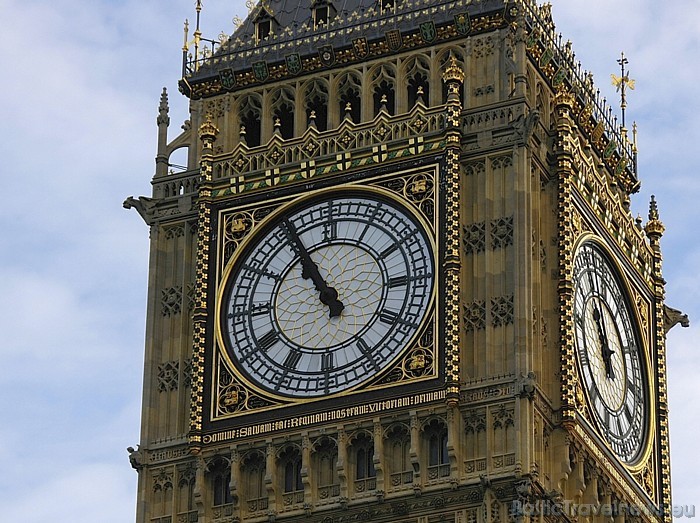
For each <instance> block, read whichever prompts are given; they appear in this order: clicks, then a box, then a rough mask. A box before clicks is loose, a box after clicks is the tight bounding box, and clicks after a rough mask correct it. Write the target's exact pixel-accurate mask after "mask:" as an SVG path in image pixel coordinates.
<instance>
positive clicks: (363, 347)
mask: <svg viewBox="0 0 700 523" xmlns="http://www.w3.org/2000/svg"><path fill="white" fill-rule="evenodd" d="M357 348H358V349H360V352H361V353H362V354H363V355H364V356H365V357H366V358H367V359H368V360H369V362H370V363H371V364H372V367H374V370H379V365H377V362H376V361H374V358H372V354H371V353H370V348H369V345H367V342H366V341H365V340H363V339H362V338H360V339H359V340H357Z"/></svg>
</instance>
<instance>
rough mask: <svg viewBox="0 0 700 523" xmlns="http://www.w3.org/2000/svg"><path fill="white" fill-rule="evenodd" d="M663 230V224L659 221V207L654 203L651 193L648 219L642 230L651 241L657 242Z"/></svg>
mask: <svg viewBox="0 0 700 523" xmlns="http://www.w3.org/2000/svg"><path fill="white" fill-rule="evenodd" d="M665 230H666V228H665V227H664V224H663V223H661V220H660V219H659V208H658V206H657V205H656V197H655V196H654V195H653V194H652V195H651V200H650V201H649V221H648V222H647V224H646V227H644V231H645V232H646V233H647V236H649V238H650V239H651V240H652V242H658V240H659V238H661V235H662V234H663V233H664V231H665Z"/></svg>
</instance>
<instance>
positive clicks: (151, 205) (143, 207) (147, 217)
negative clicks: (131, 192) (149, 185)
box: [122, 196, 156, 225]
mask: <svg viewBox="0 0 700 523" xmlns="http://www.w3.org/2000/svg"><path fill="white" fill-rule="evenodd" d="M122 206H123V207H124V208H125V209H132V208H133V209H136V212H138V213H139V215H140V216H141V218H142V219H143V221H144V222H146V225H152V224H153V215H154V211H155V207H156V201H155V200H154V199H153V198H147V197H146V196H139V197H138V198H134V197H133V196H129V197H128V198H127V199H126V200H124V203H122Z"/></svg>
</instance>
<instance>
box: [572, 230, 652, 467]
mask: <svg viewBox="0 0 700 523" xmlns="http://www.w3.org/2000/svg"><path fill="white" fill-rule="evenodd" d="M586 245H589V246H592V248H593V249H594V250H595V251H597V254H598V255H599V256H600V257H601V258H602V261H603V263H605V264H607V270H608V272H609V273H610V274H609V276H610V277H611V278H612V280H613V282H614V283H615V284H616V285H617V288H618V290H619V292H620V294H621V296H620V297H621V303H620V304H617V308H618V309H619V308H624V310H625V312H626V315H627V319H628V321H629V335H630V336H632V337H633V338H634V341H635V344H636V354H637V359H638V364H639V367H640V368H639V370H638V373H639V376H640V378H639V382H640V385H641V387H642V390H641V391H639V394H640V395H641V396H642V397H641V399H638V400H637V401H641V403H642V405H641V409H642V412H641V425H642V430H643V434H642V438H641V441H640V444H639V448H638V449H637V451H636V453H635V454H634V455H633V456H631V457H630V458H629V459H626V458H625V457H623V456H621V455H620V454H619V453H618V452H617V451H616V449H615V448H614V446H613V444H612V443H611V442H610V440H609V436H608V430H607V429H606V428H605V427H604V426H603V424H604V421H603V420H602V419H601V416H600V415H599V413H598V412H597V411H596V407H595V405H594V398H592V397H591V396H592V393H591V387H592V386H591V383H590V381H591V380H592V379H593V378H592V376H589V373H592V372H593V371H592V370H590V368H584V363H583V362H582V359H581V352H582V351H584V350H587V349H586V348H585V347H584V348H581V347H580V346H579V343H580V341H579V338H580V336H581V335H580V333H579V326H578V325H577V322H578V320H577V314H578V313H579V307H580V306H579V304H578V303H577V295H578V292H579V282H578V273H579V271H577V269H576V260H577V259H578V257H579V255H580V254H581V251H582V249H583V248H584V247H585V246H586ZM573 252H574V255H573V257H572V264H573V273H572V277H573V278H574V280H573V283H574V293H573V302H574V309H573V310H574V318H573V325H574V327H573V329H574V330H573V334H574V351H575V353H576V354H575V360H576V368H577V369H578V374H579V381H580V382H581V387H582V389H583V393H584V396H585V401H586V403H585V408H586V409H587V410H588V411H589V414H588V415H587V416H585V419H586V421H587V424H589V425H590V426H591V427H592V428H593V429H594V431H595V433H596V435H597V436H599V437H600V440H601V441H602V442H604V446H605V447H606V448H607V449H608V450H609V451H610V452H611V453H612V455H613V456H615V458H616V460H618V461H619V462H620V463H622V464H623V465H624V466H625V467H626V468H627V469H629V470H631V471H636V470H638V469H641V468H643V467H644V466H645V464H646V462H647V461H648V458H649V454H650V452H651V451H652V447H653V440H654V433H653V431H652V430H651V427H652V425H653V420H654V419H655V408H654V402H653V401H652V399H653V395H652V383H651V380H652V372H651V369H652V367H651V361H650V359H649V351H648V347H647V346H646V345H645V343H644V339H645V338H644V336H643V335H642V330H641V329H642V327H641V325H642V322H641V320H640V318H639V311H638V308H637V307H636V306H634V301H633V299H632V296H633V292H632V289H631V287H630V285H631V284H630V282H628V281H627V280H626V279H625V278H624V277H623V275H624V274H625V271H624V267H623V266H622V263H621V262H620V260H619V259H618V258H617V257H616V256H614V255H613V254H612V253H611V252H610V250H609V248H608V247H607V246H606V245H605V243H604V242H603V241H602V240H601V239H600V238H599V237H598V236H596V235H594V234H591V233H587V234H584V235H583V236H582V237H581V238H579V240H578V241H577V242H576V247H575V249H574V250H573ZM589 269H590V268H589ZM580 272H583V271H580ZM597 277H600V275H597ZM591 285H593V284H592V283H591ZM588 294H590V291H589V293H588ZM587 299H588V298H587ZM596 299H597V298H596ZM599 301H600V300H599ZM601 303H604V302H602V301H601ZM584 307H586V308H587V307H588V303H587V302H586V303H584ZM604 307H605V310H604V311H603V312H601V313H600V314H601V316H602V317H605V315H606V314H611V311H610V310H609V306H608V305H607V304H604ZM601 310H602V309H601ZM584 312H585V311H584ZM603 322H604V320H602V322H601V323H603ZM594 323H595V322H594ZM608 325H609V323H608ZM583 336H584V337H586V332H585V329H584V333H583ZM589 336H590V334H589ZM616 336H619V335H617V334H616ZM586 357H587V356H586ZM611 367H614V369H619V365H618V366H614V365H611ZM622 367H623V370H625V369H626V367H627V361H626V358H625V361H623V362H622ZM612 372H613V373H614V372H615V370H613V371H612ZM625 379H627V376H626V375H625ZM595 385H596V386H597V385H598V384H597V383H595ZM628 388H629V387H628V385H627V384H625V391H624V397H623V398H622V400H621V401H622V403H623V405H622V406H621V408H622V407H624V403H625V399H626V396H627V394H629V393H630V392H629V390H628ZM601 401H603V400H602V399H601ZM604 408H605V405H604Z"/></svg>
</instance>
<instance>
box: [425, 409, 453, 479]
mask: <svg viewBox="0 0 700 523" xmlns="http://www.w3.org/2000/svg"><path fill="white" fill-rule="evenodd" d="M423 438H424V442H425V445H426V446H427V449H426V450H427V455H428V480H436V479H440V478H444V477H448V476H449V475H450V458H449V455H448V453H447V426H446V425H445V423H444V422H443V421H442V420H437V419H434V420H432V421H431V422H430V423H428V424H427V425H426V426H425V427H424V429H423Z"/></svg>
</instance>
